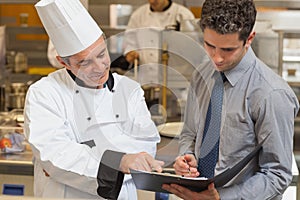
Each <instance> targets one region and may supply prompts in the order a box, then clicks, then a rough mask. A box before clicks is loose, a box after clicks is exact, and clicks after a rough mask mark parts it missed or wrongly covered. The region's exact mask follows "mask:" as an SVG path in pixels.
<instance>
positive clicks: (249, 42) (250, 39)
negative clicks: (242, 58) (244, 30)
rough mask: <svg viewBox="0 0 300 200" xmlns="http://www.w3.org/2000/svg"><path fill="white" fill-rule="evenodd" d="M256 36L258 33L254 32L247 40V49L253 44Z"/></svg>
mask: <svg viewBox="0 0 300 200" xmlns="http://www.w3.org/2000/svg"><path fill="white" fill-rule="evenodd" d="M255 35H256V32H255V31H252V32H251V33H250V35H249V37H248V38H247V41H246V44H245V46H246V47H247V48H249V47H250V45H251V43H252V42H253V40H254V38H255Z"/></svg>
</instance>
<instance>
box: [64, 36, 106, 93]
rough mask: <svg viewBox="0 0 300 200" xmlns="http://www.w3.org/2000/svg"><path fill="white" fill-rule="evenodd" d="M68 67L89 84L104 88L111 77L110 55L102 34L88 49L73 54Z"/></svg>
mask: <svg viewBox="0 0 300 200" xmlns="http://www.w3.org/2000/svg"><path fill="white" fill-rule="evenodd" d="M69 61H70V62H69V64H67V65H66V68H67V69H69V70H71V72H72V73H73V74H74V75H76V77H78V78H79V79H81V80H82V81H83V82H84V83H85V84H86V85H87V86H90V87H98V88H102V87H103V85H104V84H105V82H106V81H107V80H108V77H109V68H110V57H109V54H108V50H107V48H106V43H105V39H104V37H103V36H101V37H100V38H99V39H98V40H97V41H96V42H95V43H93V44H92V45H91V46H90V47H88V48H87V49H85V50H83V51H81V52H79V53H77V54H75V55H73V56H71V57H70V58H69Z"/></svg>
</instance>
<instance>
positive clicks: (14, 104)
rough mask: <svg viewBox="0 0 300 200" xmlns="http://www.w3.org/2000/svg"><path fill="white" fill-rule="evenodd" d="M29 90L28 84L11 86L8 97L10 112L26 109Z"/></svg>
mask: <svg viewBox="0 0 300 200" xmlns="http://www.w3.org/2000/svg"><path fill="white" fill-rule="evenodd" d="M27 89H28V84H26V83H11V84H10V93H9V94H8V96H7V101H8V102H7V108H8V110H13V109H23V108H24V103H25V96H26V92H27Z"/></svg>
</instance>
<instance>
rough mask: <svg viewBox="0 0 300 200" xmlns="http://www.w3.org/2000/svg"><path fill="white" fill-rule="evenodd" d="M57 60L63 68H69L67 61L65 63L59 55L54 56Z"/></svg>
mask: <svg viewBox="0 0 300 200" xmlns="http://www.w3.org/2000/svg"><path fill="white" fill-rule="evenodd" d="M56 59H57V61H58V62H59V63H60V64H62V65H63V66H64V67H65V68H67V69H70V66H69V65H68V63H66V62H65V61H64V60H63V59H62V58H61V57H60V56H56Z"/></svg>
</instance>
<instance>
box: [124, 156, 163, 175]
mask: <svg viewBox="0 0 300 200" xmlns="http://www.w3.org/2000/svg"><path fill="white" fill-rule="evenodd" d="M163 165H164V162H163V161H159V160H155V159H154V158H153V157H152V156H151V155H150V154H148V153H146V152H141V153H137V154H125V155H124V156H123V157H122V159H121V163H120V170H121V171H122V172H123V173H125V174H129V173H130V171H129V169H134V170H143V171H149V172H151V171H152V170H155V171H157V172H162V166H163Z"/></svg>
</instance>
